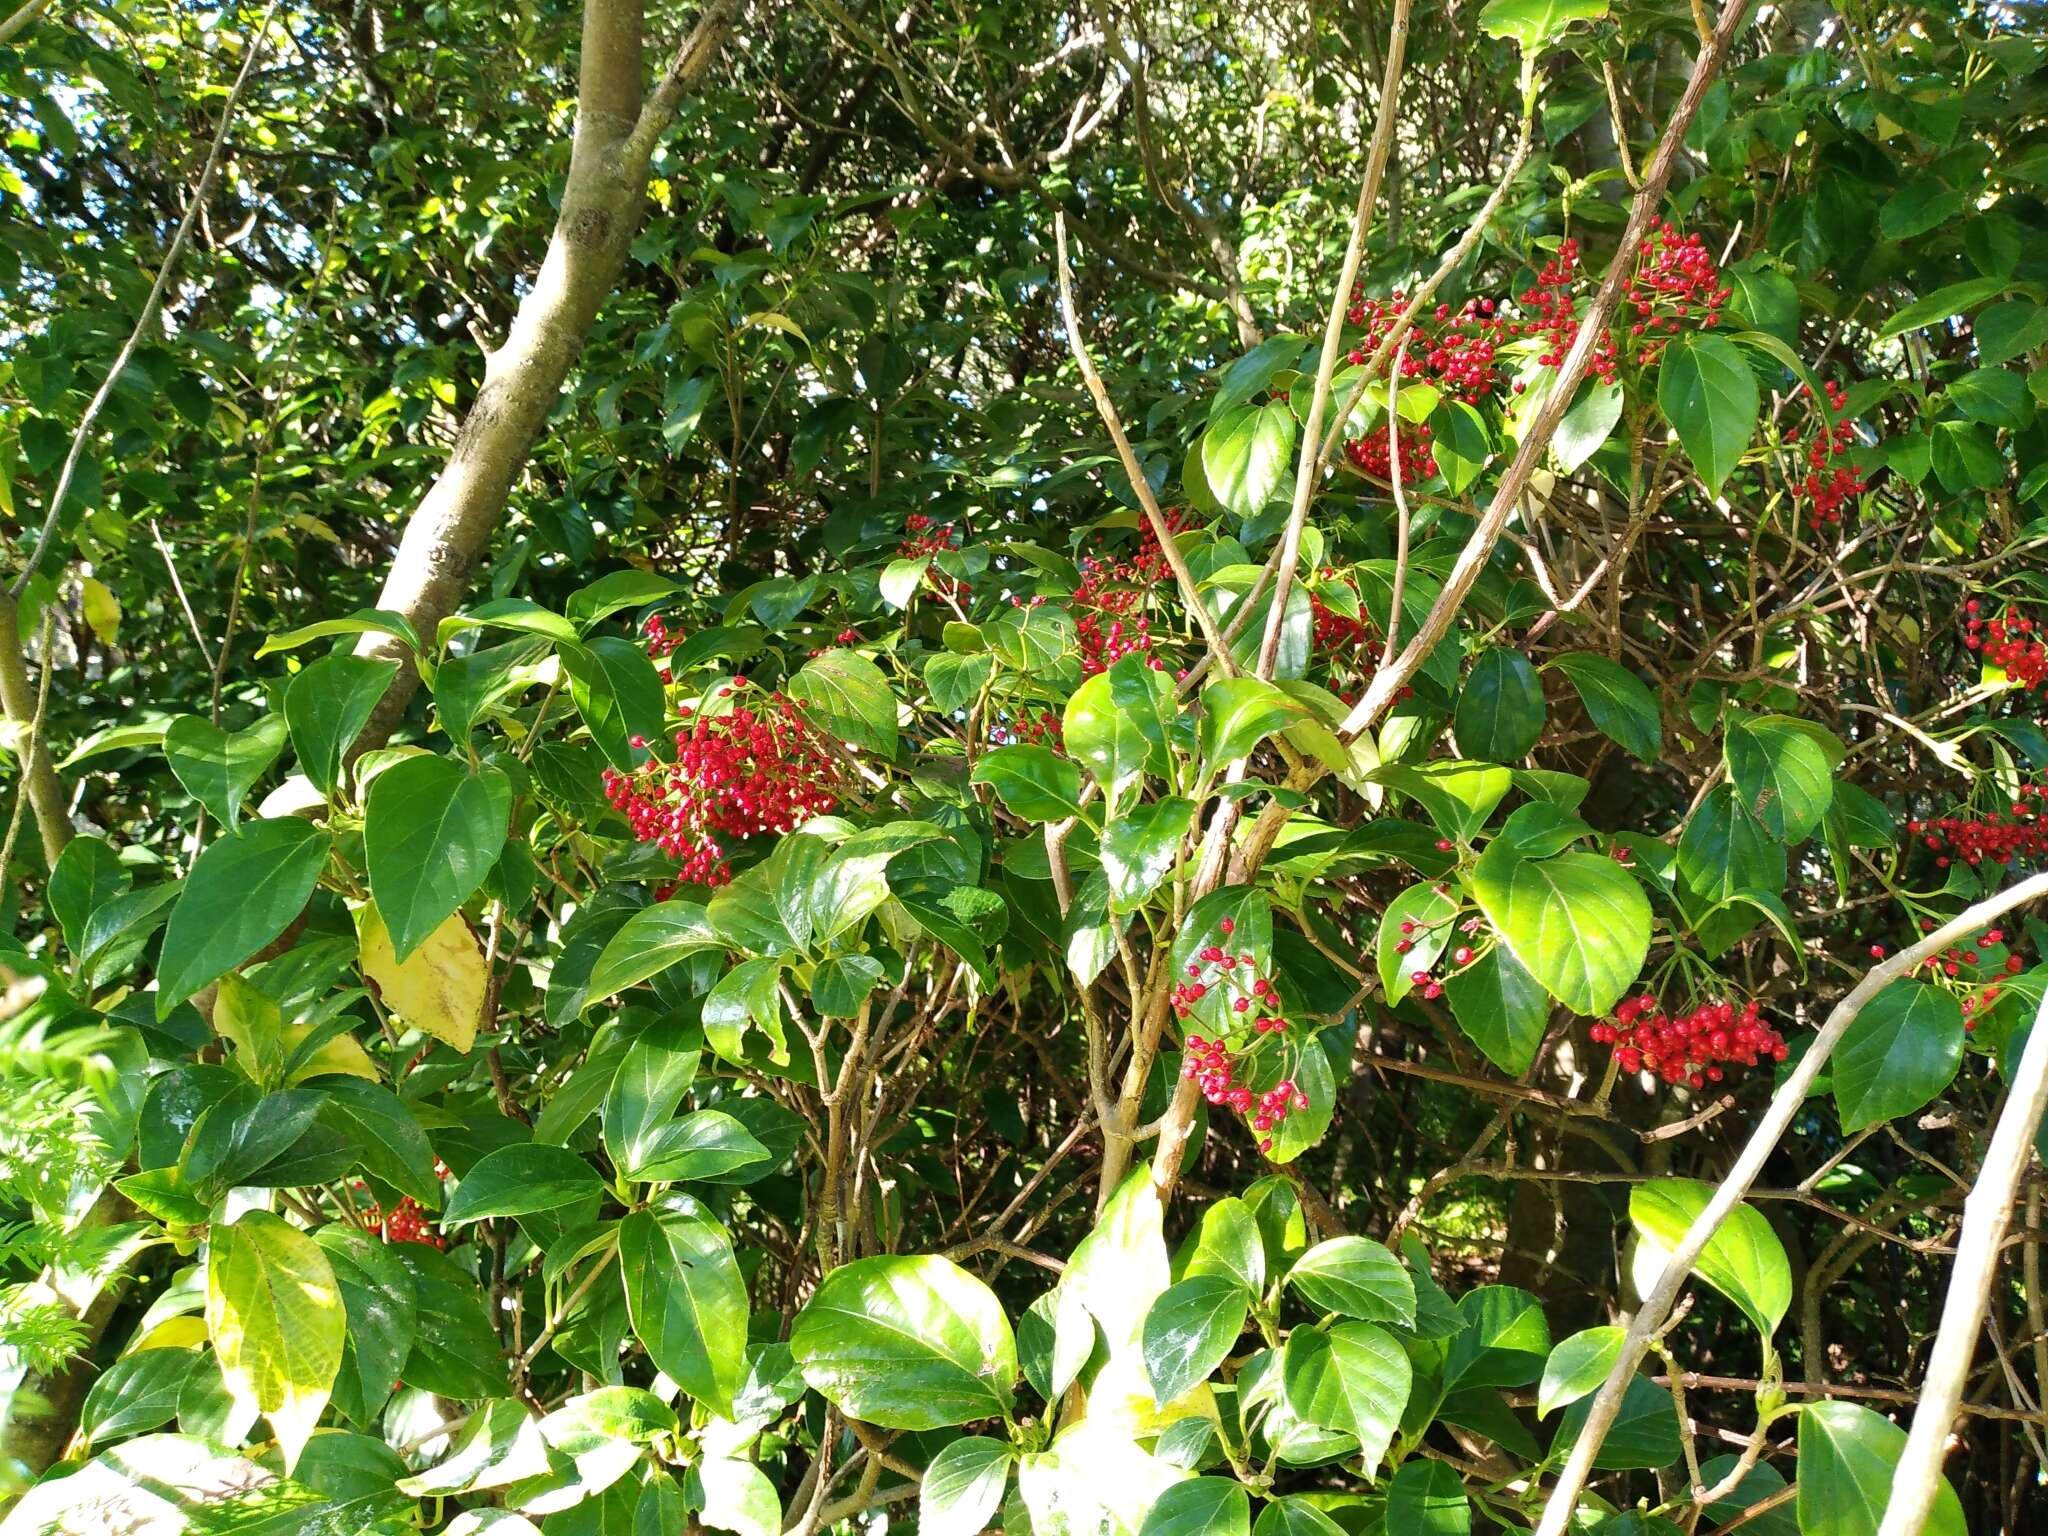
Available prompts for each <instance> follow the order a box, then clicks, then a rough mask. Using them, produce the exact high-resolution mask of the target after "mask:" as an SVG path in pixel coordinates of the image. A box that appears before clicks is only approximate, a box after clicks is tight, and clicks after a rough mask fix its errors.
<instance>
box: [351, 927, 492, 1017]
mask: <svg viewBox="0 0 2048 1536" xmlns="http://www.w3.org/2000/svg"><path fill="white" fill-rule="evenodd" d="M356 938H357V940H358V942H359V944H360V945H361V951H362V963H363V974H364V975H365V976H367V977H368V978H369V979H370V984H371V985H372V986H374V987H375V988H376V989H377V995H378V996H379V997H380V998H382V999H383V1000H384V1006H385V1007H387V1008H389V1009H390V1010H391V1011H392V1012H393V1013H395V1014H397V1015H398V1016H399V1017H400V1018H402V1019H404V1020H405V1021H406V1022H407V1023H408V1024H412V1025H416V1026H417V1027H418V1028H420V1029H422V1030H424V1031H426V1033H428V1034H430V1035H432V1036H433V1037H434V1038H435V1039H436V1040H439V1041H441V1042H443V1043H444V1044H447V1045H452V1046H454V1047H455V1049H456V1050H458V1051H465V1052H466V1051H468V1049H469V1048H470V1047H471V1046H472V1045H474V1044H475V1043H476V1027H477V1020H478V1017H479V1016H480V1015H481V1014H482V1013H483V1011H484V993H485V991H486V990H487V989H488V985H489V980H490V974H489V972H488V970H487V969H486V968H485V966H484V954H483V950H482V949H480V948H479V947H478V946H477V942H476V935H475V934H473V933H471V932H470V931H469V924H467V923H465V922H464V921H463V920H462V914H461V913H459V912H458V913H456V914H455V915H453V916H452V917H450V918H448V919H447V920H446V921H445V922H443V923H442V924H441V926H440V927H438V928H436V929H435V930H434V931H433V932H432V933H430V934H428V935H427V937H426V939H425V940H424V941H422V943H421V944H420V947H419V948H418V949H416V950H414V951H413V952H412V953H411V954H410V955H407V956H406V958H405V963H404V964H402V965H401V964H400V963H399V960H398V956H397V954H396V952H395V951H394V950H393V949H392V947H391V935H390V933H389V932H388V931H387V930H386V929H385V927H384V919H383V918H382V917H380V916H379V915H378V913H377V908H376V906H375V904H374V903H368V902H366V903H365V904H364V905H363V906H361V907H360V908H358V909H357V911H356Z"/></svg>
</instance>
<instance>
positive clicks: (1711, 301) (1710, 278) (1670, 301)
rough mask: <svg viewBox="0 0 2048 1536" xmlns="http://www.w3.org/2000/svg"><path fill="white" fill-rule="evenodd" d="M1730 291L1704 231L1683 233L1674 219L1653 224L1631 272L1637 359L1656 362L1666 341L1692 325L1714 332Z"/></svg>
mask: <svg viewBox="0 0 2048 1536" xmlns="http://www.w3.org/2000/svg"><path fill="white" fill-rule="evenodd" d="M1728 294H1729V290H1728V289H1727V288H1725V287H1723V286H1722V285H1721V272H1720V269H1719V267H1717V266H1716V265H1715V263H1714V258H1713V255H1712V253H1711V252H1709V251H1708V250H1707V248H1706V246H1705V244H1704V243H1703V242H1702V241H1701V240H1700V237H1699V236H1698V235H1696V234H1695V235H1681V234H1680V233H1679V232H1678V230H1677V227H1676V226H1674V225H1673V224H1672V222H1671V221H1670V220H1669V219H1664V220H1662V221H1660V222H1659V223H1657V224H1655V225H1653V226H1651V228H1650V230H1649V232H1648V233H1647V234H1645V235H1644V236H1643V243H1642V244H1641V245H1639V246H1638V247H1636V266H1635V271H1634V272H1632V273H1630V274H1629V280H1628V293H1627V295H1626V297H1625V299H1624V302H1626V303H1627V304H1629V305H1631V306H1632V307H1633V308H1634V310H1635V312H1636V319H1635V322H1634V323H1633V324H1632V325H1630V326H1629V335H1630V336H1631V337H1632V338H1634V342H1633V344H1634V345H1635V346H1636V347H1637V352H1636V361H1637V362H1638V363H1640V364H1642V365H1643V366H1645V367H1648V366H1649V365H1650V364H1651V363H1654V362H1656V361H1657V358H1658V355H1659V354H1660V353H1661V352H1662V351H1663V349H1664V343H1665V342H1666V341H1667V340H1669V339H1670V337H1671V336H1672V335H1673V334H1675V333H1676V332H1678V331H1680V330H1682V329H1685V328H1686V327H1688V326H1691V325H1697V326H1699V327H1701V328H1702V329H1705V330H1712V329H1713V328H1714V327H1715V326H1716V325H1718V324H1719V323H1720V320H1721V306H1722V305H1723V304H1725V303H1727V302H1728Z"/></svg>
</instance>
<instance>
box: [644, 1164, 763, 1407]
mask: <svg viewBox="0 0 2048 1536" xmlns="http://www.w3.org/2000/svg"><path fill="white" fill-rule="evenodd" d="M619 1265H620V1268H621V1269H622V1270H623V1271H624V1274H625V1281H626V1307H627V1311H628V1313H629V1315H630V1316H631V1318H632V1323H633V1332H634V1334H635V1335H636V1336H637V1337H638V1338H639V1340H640V1342H641V1343H642V1344H643V1345H645V1346H646V1348H647V1353H648V1355H649V1356H650V1357H651V1358H652V1359H653V1361H654V1363H655V1365H656V1366H657V1367H658V1368H659V1369H661V1370H662V1371H665V1372H667V1374H668V1376H669V1379H670V1380H672V1381H674V1382H675V1383H676V1384H677V1385H678V1386H680V1387H681V1388H682V1389H683V1390H684V1391H685V1392H687V1393H689V1394H690V1396H691V1397H694V1398H696V1399H697V1400H698V1401H699V1402H701V1403H704V1404H705V1405H706V1406H708V1407H709V1408H711V1409H712V1410H713V1411H714V1412H716V1413H720V1414H724V1415H727V1416H728V1417H729V1416H730V1415H731V1413H732V1402H733V1394H734V1393H735V1392H736V1391H738V1390H739V1385H740V1382H741V1380H742V1379H743V1378H744V1376H745V1374H746V1343H747V1287H746V1282H745V1281H744V1280H742V1279H741V1278H740V1269H739V1264H738V1262H737V1261H736V1260H735V1259H734V1258H733V1251H732V1240H731V1239H730V1238H729V1237H727V1236H726V1233H725V1228H724V1227H722V1226H721V1225H719V1223H718V1222H717V1221H716V1220H715V1219H714V1218H713V1217H712V1215H711V1214H710V1212H708V1211H706V1210H705V1209H704V1207H703V1206H701V1205H699V1204H698V1203H697V1202H696V1201H694V1200H691V1199H688V1198H686V1197H683V1196H676V1195H672V1196H670V1197H669V1198H668V1199H666V1200H664V1201H663V1202H662V1203H661V1204H660V1205H658V1206H656V1207H654V1208H652V1209H649V1210H639V1211H634V1212H632V1213H631V1214H629V1215H628V1216H627V1217H626V1219H625V1220H624V1221H622V1222H621V1223H620V1224H619Z"/></svg>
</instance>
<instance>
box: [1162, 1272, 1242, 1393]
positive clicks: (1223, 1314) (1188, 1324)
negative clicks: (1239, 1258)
mask: <svg viewBox="0 0 2048 1536" xmlns="http://www.w3.org/2000/svg"><path fill="white" fill-rule="evenodd" d="M1250 1306H1251V1296H1250V1294H1249V1293H1248V1292H1247V1291H1246V1290H1245V1288H1244V1287H1243V1286H1242V1285H1241V1284H1239V1283H1238V1282H1237V1281H1236V1280H1235V1279H1232V1278H1228V1277H1226V1276H1222V1275H1196V1276H1194V1277H1193V1278H1191V1279H1187V1280H1183V1281H1181V1282H1180V1283H1179V1284H1178V1285H1173V1286H1169V1287H1167V1289H1166V1290H1165V1291H1164V1292H1162V1293H1161V1294H1160V1296H1159V1299H1158V1300H1156V1301H1154V1302H1153V1303H1152V1307H1151V1310H1150V1311H1148V1312H1147V1313H1146V1314H1145V1331H1144V1338H1143V1346H1144V1351H1145V1374H1146V1376H1147V1377H1149V1378H1150V1380H1151V1382H1152V1398H1153V1401H1155V1402H1157V1403H1159V1404H1161V1405H1164V1404H1167V1403H1171V1402H1175V1401H1177V1400H1178V1399H1180V1398H1181V1397H1183V1396H1185V1395H1186V1394H1187V1393H1188V1392H1190V1391H1192V1390H1193V1389H1194V1387H1195V1385H1196V1384H1197V1383H1198V1382H1202V1381H1206V1380H1207V1379H1208V1377H1209V1374H1210V1372H1212V1371H1214V1370H1215V1369H1216V1367H1217V1366H1219V1365H1221V1364H1222V1363H1223V1362H1224V1360H1225V1359H1227V1358H1228V1357H1229V1355H1230V1352H1231V1349H1232V1347H1233V1346H1235V1345H1236V1343H1237V1340H1238V1336H1239V1335H1240V1334H1242V1333H1243V1332H1244V1324H1245V1316H1246V1313H1247V1311H1248V1310H1249V1308H1250Z"/></svg>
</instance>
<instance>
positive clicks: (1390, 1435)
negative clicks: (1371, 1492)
mask: <svg viewBox="0 0 2048 1536" xmlns="http://www.w3.org/2000/svg"><path fill="white" fill-rule="evenodd" d="M1281 1383H1282V1387H1283V1390H1284V1391H1285V1394H1286V1398H1287V1406H1288V1407H1289V1408H1290V1409H1291V1410H1292V1411H1293V1413H1294V1415H1295V1417H1297V1418H1299V1419H1301V1420H1303V1421H1304V1422H1305V1423H1309V1424H1314V1425H1318V1426H1320V1427H1322V1428H1324V1429H1335V1430H1341V1431H1343V1432H1344V1433H1345V1434H1347V1435H1350V1436H1352V1437H1353V1438H1355V1439H1356V1440H1357V1441H1358V1445H1359V1451H1360V1454H1361V1456H1362V1457H1363V1459H1364V1462H1365V1475H1366V1476H1367V1477H1374V1476H1377V1475H1378V1472H1379V1465H1380V1461H1381V1459H1382V1458H1383V1457H1384V1456H1385V1455H1386V1454H1387V1447H1388V1446H1389V1445H1391V1444H1392V1443H1393V1439H1394V1431H1395V1430H1397V1429H1398V1428H1400V1424H1401V1411H1402V1410H1403V1409H1404V1408H1406V1407H1407V1406H1408V1393H1409V1390H1410V1388H1411V1387H1412V1386H1413V1383H1414V1370H1413V1368H1412V1367H1411V1366H1410V1365H1409V1363H1408V1355H1407V1352H1406V1351H1404V1350H1403V1349H1402V1348H1401V1345H1400V1342H1399V1341H1398V1340H1396V1339H1395V1337H1394V1336H1393V1335H1392V1334H1390V1333H1388V1332H1387V1331H1386V1330H1385V1329H1384V1328H1378V1327H1375V1326H1374V1325H1373V1324H1371V1323H1340V1324H1339V1325H1338V1326H1336V1327H1335V1328H1332V1329H1331V1330H1330V1331H1329V1332H1328V1333H1323V1332H1321V1331H1320V1330H1318V1329H1314V1328H1297V1329H1295V1330H1294V1331H1293V1332H1292V1333H1291V1334H1289V1335H1288V1336H1287V1348H1286V1353H1285V1356H1284V1358H1283V1361H1282V1365H1281Z"/></svg>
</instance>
